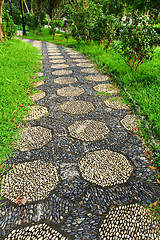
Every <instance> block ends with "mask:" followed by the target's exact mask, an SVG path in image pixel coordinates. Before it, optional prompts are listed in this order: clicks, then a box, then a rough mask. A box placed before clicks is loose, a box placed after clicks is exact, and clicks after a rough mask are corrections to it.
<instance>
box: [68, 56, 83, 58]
mask: <svg viewBox="0 0 160 240" xmlns="http://www.w3.org/2000/svg"><path fill="white" fill-rule="evenodd" d="M70 57H71V58H83V57H84V56H82V55H72V56H70Z"/></svg>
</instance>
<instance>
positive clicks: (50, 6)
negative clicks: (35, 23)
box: [44, 0, 62, 21]
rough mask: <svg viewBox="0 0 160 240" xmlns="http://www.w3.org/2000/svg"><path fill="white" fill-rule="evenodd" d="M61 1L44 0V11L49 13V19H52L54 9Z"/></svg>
mask: <svg viewBox="0 0 160 240" xmlns="http://www.w3.org/2000/svg"><path fill="white" fill-rule="evenodd" d="M61 2H62V0H54V1H53V0H47V1H45V6H44V9H45V11H46V13H47V14H48V15H49V17H50V19H51V21H53V20H54V15H55V11H56V10H57V7H58V6H59V5H60V3H61Z"/></svg>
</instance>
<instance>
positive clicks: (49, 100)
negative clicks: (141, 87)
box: [0, 40, 160, 240]
mask: <svg viewBox="0 0 160 240" xmlns="http://www.w3.org/2000/svg"><path fill="white" fill-rule="evenodd" d="M24 41H25V40H24ZM28 42H29V43H30V44H32V45H33V46H35V47H37V48H38V49H39V50H40V51H42V54H43V56H44V57H43V60H42V63H43V70H42V73H43V77H45V80H44V81H45V82H43V81H36V80H35V82H34V83H33V84H32V85H34V86H35V87H36V89H35V90H36V91H37V90H39V91H40V92H38V93H35V94H34V95H33V96H32V100H33V101H35V102H36V106H38V107H39V109H42V110H44V109H45V110H46V109H47V112H45V113H44V112H43V111H42V112H43V113H44V114H41V115H40V116H39V118H38V119H37V117H38V115H37V113H36V112H35V113H34V114H33V113H32V114H31V115H30V117H29V119H28V121H23V122H22V124H21V126H23V127H24V129H22V130H21V133H20V139H19V144H18V146H17V145H16V149H15V151H14V156H13V157H11V158H8V159H7V160H6V165H9V166H10V167H11V169H12V168H13V170H11V171H9V172H8V173H6V175H4V177H3V185H2V195H3V198H2V200H0V203H2V206H1V208H0V239H2V240H4V239H6V240H15V239H18V240H20V239H23V240H29V239H30V240H48V239H61V240H64V239H69V240H70V239H71V240H72V239H76V240H87V239H94V240H100V239H103V240H106V239H109V240H112V239H114V240H116V239H117V240H123V239H124V240H125V239H129V240H130V239H132V240H141V239H146V240H152V239H153V240H159V232H158V231H159V226H158V223H157V222H156V221H155V219H154V217H152V216H151V215H150V213H149V212H147V210H146V208H145V207H144V204H150V203H151V202H155V201H157V200H158V196H160V190H159V188H158V184H157V182H156V180H155V176H154V171H153V170H152V169H150V168H149V167H148V166H149V165H150V162H149V160H148V159H147V158H146V157H145V155H144V150H145V149H144V146H143V145H142V141H141V139H140V138H139V137H138V136H137V135H134V132H133V130H134V129H135V127H136V121H135V120H136V118H135V116H134V113H132V111H131V110H130V109H129V107H128V106H126V105H125V104H121V96H120V94H119V89H118V88H117V87H116V86H114V85H112V84H111V79H110V77H109V76H107V75H102V74H100V73H99V72H98V71H97V70H96V69H94V68H93V67H92V65H93V64H92V63H91V61H90V60H88V59H87V58H86V57H85V56H84V55H82V54H79V53H78V52H76V51H75V50H73V49H71V48H66V47H62V46H59V45H55V44H52V43H46V42H40V41H34V40H29V41H28ZM62 64H63V65H62ZM66 65H67V66H66ZM52 66H54V68H53V67H52ZM60 67H63V68H60ZM40 75H41V74H40ZM40 75H39V76H38V78H39V80H40V79H41V76H40ZM62 85H63V86H62ZM97 92H105V93H109V96H108V95H107V94H103V95H97ZM40 112H41V111H40ZM46 113H47V115H46ZM35 116H36V117H35ZM13 146H14V144H13ZM20 195H21V201H22V204H21V205H20V206H19V205H18V204H17V203H15V199H16V198H18V197H19V196H20ZM26 198H27V201H26V202H25V203H24V202H23V201H24V200H26ZM23 203H24V205H23Z"/></svg>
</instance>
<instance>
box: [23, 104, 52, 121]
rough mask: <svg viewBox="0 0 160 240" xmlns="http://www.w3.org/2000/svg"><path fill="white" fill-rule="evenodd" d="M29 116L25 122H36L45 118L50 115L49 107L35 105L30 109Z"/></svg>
mask: <svg viewBox="0 0 160 240" xmlns="http://www.w3.org/2000/svg"><path fill="white" fill-rule="evenodd" d="M30 108H31V110H30V111H29V115H28V116H27V117H26V118H25V119H24V120H34V119H38V118H41V117H43V116H44V115H46V114H48V109H47V107H42V106H38V105H33V106H31V107H30Z"/></svg>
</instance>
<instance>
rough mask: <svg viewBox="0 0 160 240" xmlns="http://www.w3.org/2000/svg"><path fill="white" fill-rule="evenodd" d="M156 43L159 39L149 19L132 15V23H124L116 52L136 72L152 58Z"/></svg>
mask: <svg viewBox="0 0 160 240" xmlns="http://www.w3.org/2000/svg"><path fill="white" fill-rule="evenodd" d="M158 43H159V37H158V34H157V33H156V31H155V30H154V28H153V22H152V20H151V17H150V18H147V17H145V16H138V15H134V17H133V23H132V24H129V23H126V26H124V28H123V30H122V31H121V42H120V44H119V48H118V52H119V53H120V54H121V56H122V58H123V59H124V61H125V63H126V64H127V65H128V66H129V67H130V68H131V69H132V70H133V71H136V70H137V69H138V68H139V67H140V66H141V64H142V63H144V62H145V61H147V60H150V59H151V58H152V56H153V51H154V49H155V47H156V46H157V45H158Z"/></svg>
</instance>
